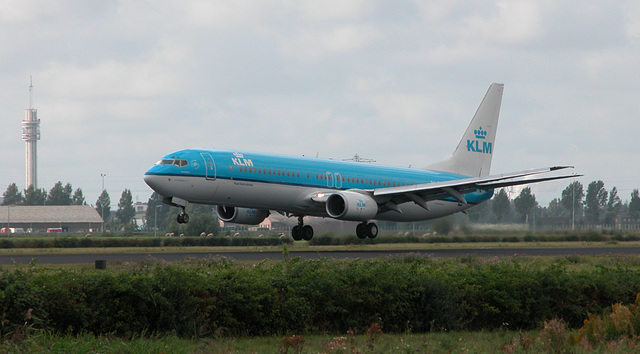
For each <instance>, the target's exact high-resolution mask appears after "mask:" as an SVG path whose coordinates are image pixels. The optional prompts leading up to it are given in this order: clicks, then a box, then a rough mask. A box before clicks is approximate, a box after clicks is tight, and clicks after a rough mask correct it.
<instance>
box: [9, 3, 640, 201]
mask: <svg viewBox="0 0 640 354" xmlns="http://www.w3.org/2000/svg"><path fill="white" fill-rule="evenodd" d="M0 63H1V65H0V82H1V83H2V85H0V132H2V137H1V138H0V151H1V152H2V162H3V163H2V168H1V169H0V190H1V191H2V192H3V191H4V190H5V189H6V186H8V185H9V184H10V183H14V182H15V183H17V184H18V186H19V187H20V188H21V189H22V188H24V187H25V186H24V185H25V161H24V160H25V143H24V142H23V141H22V140H21V121H22V119H23V118H24V110H25V109H26V108H28V106H29V76H30V75H33V84H34V91H33V102H34V108H37V109H38V117H39V118H40V119H41V132H42V139H41V140H40V141H39V142H38V186H39V187H41V188H45V189H47V190H49V189H50V188H51V187H52V186H53V185H54V184H55V183H56V182H57V181H62V182H63V183H67V182H70V183H71V184H72V185H73V187H74V189H75V188H78V187H80V188H82V190H83V192H84V194H85V197H86V199H87V202H88V203H89V204H95V201H96V199H97V197H98V194H99V193H100V190H101V183H102V180H101V177H100V174H101V173H104V174H106V177H105V187H106V189H107V191H108V192H109V194H110V196H111V201H112V206H113V207H114V208H116V207H117V203H118V200H119V199H120V195H121V193H122V191H123V189H125V188H129V189H131V190H132V193H133V196H134V200H139V201H144V202H146V201H147V200H148V198H149V196H150V195H151V190H150V189H149V188H148V187H147V186H146V184H144V182H143V180H142V176H143V174H144V172H145V171H146V170H147V169H148V168H149V167H151V166H152V165H153V163H154V162H155V161H156V160H158V159H159V158H160V157H162V156H163V155H165V154H167V153H169V152H172V151H175V150H178V149H182V148H191V147H220V148H232V149H245V150H258V151H266V152H273V153H283V154H292V155H307V156H316V155H318V156H320V157H327V158H336V159H342V158H349V157H352V156H353V155H355V154H356V153H357V154H359V155H360V156H362V157H365V158H372V159H375V160H377V162H378V163H382V164H390V165H397V166H409V165H411V166H413V167H420V166H425V165H427V164H430V163H433V162H435V161H438V160H440V159H442V158H445V157H446V156H448V155H449V154H450V153H451V152H452V150H453V148H454V147H455V146H456V145H457V143H458V141H459V139H460V137H461V135H462V133H463V131H464V129H465V128H466V126H467V124H468V123H469V120H470V119H471V117H472V116H473V113H474V112H475V110H476V108H477V106H478V104H479V103H480V101H481V99H482V97H483V95H484V93H485V92H486V90H487V88H488V87H489V85H490V84H491V83H492V82H502V83H504V84H505V90H504V97H503V101H502V102H503V103H502V111H501V117H500V125H499V128H498V137H497V141H496V144H495V149H494V157H493V166H492V171H491V172H492V173H506V172H511V171H520V170H524V169H529V168H538V167H547V166H553V165H558V164H571V165H575V166H576V169H575V170H574V171H575V172H576V173H581V174H584V175H585V177H582V178H580V179H579V180H580V181H581V182H582V183H583V184H584V185H585V188H586V185H587V184H588V183H589V182H591V181H594V180H599V179H601V180H603V181H604V182H605V187H606V188H607V190H610V189H611V188H612V187H614V186H616V187H617V188H618V189H619V191H620V192H619V195H620V196H621V197H622V199H623V200H629V199H630V194H631V191H632V190H633V189H635V188H640V161H639V160H640V159H639V158H638V156H639V154H638V152H639V151H640V138H639V137H638V135H639V134H640V119H639V118H640V3H638V2H633V1H628V2H625V1H604V0H603V1H545V0H534V1H527V0H524V1H518V0H513V1H462V0H460V1H438V2H433V1H401V0H396V1H370V0H368V1H367V0H362V1H359V0H335V1H334V0H328V1H301V0H288V1H269V0H233V1H159V0H158V1H85V0H78V1H56V0H42V1H35V0H34V1H31V0H8V1H7V0H5V1H3V3H2V6H1V7H0ZM568 184H569V182H567V181H560V182H552V183H546V184H538V185H533V191H534V193H535V194H536V196H537V199H538V201H539V202H541V203H542V204H544V205H546V204H548V202H549V201H550V200H551V199H553V198H554V197H558V196H559V195H560V193H561V191H562V189H564V188H565V187H566V186H567V185H568ZM512 197H515V195H514V196H512Z"/></svg>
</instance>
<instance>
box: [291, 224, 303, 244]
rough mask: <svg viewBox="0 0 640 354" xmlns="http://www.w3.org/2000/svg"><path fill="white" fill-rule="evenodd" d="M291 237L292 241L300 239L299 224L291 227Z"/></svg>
mask: <svg viewBox="0 0 640 354" xmlns="http://www.w3.org/2000/svg"><path fill="white" fill-rule="evenodd" d="M291 237H292V238H293V240H294V241H300V240H302V233H301V232H300V226H298V225H296V226H294V227H293V228H292V229H291Z"/></svg>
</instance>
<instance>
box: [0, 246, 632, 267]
mask: <svg viewBox="0 0 640 354" xmlns="http://www.w3.org/2000/svg"><path fill="white" fill-rule="evenodd" d="M410 254H411V255H421V256H427V257H435V258H440V257H468V256H472V257H518V256H521V257H532V256H570V255H579V256H594V255H640V247H562V248H560V247H558V248H548V247H545V248H465V249H429V250H372V251H366V250H364V251H290V252H289V257H292V258H293V257H300V258H302V259H318V258H335V259H357V258H359V259H370V258H378V257H397V256H403V255H410ZM218 256H223V257H227V258H229V259H233V260H237V261H261V260H264V259H270V260H283V259H284V254H283V253H282V252H280V251H268V252H267V251H265V252H261V251H238V252H168V253H162V252H157V253H155V252H152V253H97V254H32V255H28V254H16V255H0V265H12V264H29V263H30V262H32V261H33V260H34V259H35V260H36V263H37V264H93V263H94V262H95V261H96V260H105V261H107V262H132V261H140V260H145V259H156V260H162V261H167V262H175V261H179V260H183V259H186V258H213V257H218Z"/></svg>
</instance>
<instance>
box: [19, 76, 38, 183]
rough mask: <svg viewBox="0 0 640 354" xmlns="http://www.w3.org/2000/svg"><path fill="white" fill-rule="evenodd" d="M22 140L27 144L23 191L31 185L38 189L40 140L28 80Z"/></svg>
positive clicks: (30, 86) (31, 91) (30, 85)
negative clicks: (27, 98) (27, 99)
mask: <svg viewBox="0 0 640 354" xmlns="http://www.w3.org/2000/svg"><path fill="white" fill-rule="evenodd" d="M22 140H24V141H25V142H26V143H27V146H26V150H25V152H26V154H25V156H26V166H27V178H26V185H25V189H26V188H29V186H31V185H33V188H34V189H35V188H38V165H37V163H38V148H37V143H38V140H40V119H38V110H37V109H35V108H33V79H31V78H30V79H29V109H26V110H25V116H24V120H23V121H22Z"/></svg>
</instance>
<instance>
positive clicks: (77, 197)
mask: <svg viewBox="0 0 640 354" xmlns="http://www.w3.org/2000/svg"><path fill="white" fill-rule="evenodd" d="M71 205H87V202H86V201H85V200H84V194H82V189H80V188H78V189H76V191H75V193H73V197H72V198H71Z"/></svg>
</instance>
